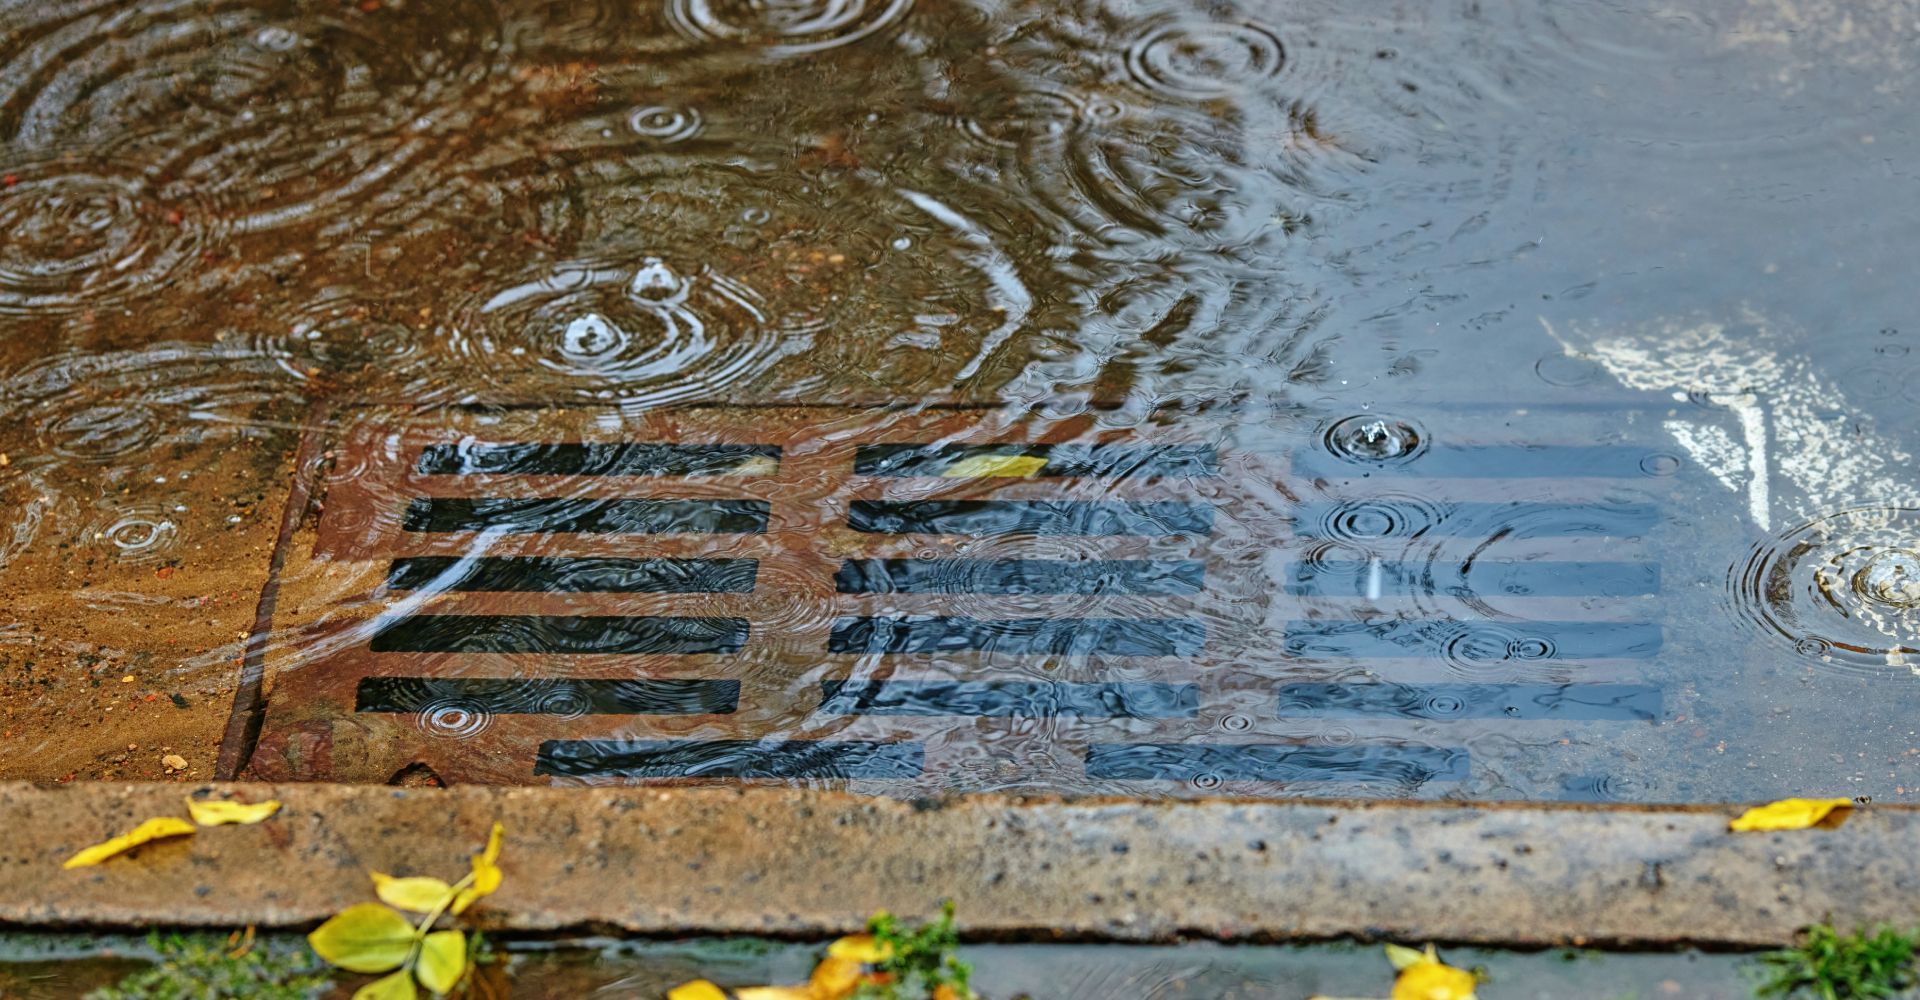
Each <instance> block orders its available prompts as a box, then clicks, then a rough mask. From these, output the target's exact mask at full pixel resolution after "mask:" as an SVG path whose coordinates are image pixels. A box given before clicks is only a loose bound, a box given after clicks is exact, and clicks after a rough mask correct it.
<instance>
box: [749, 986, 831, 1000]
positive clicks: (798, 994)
mask: <svg viewBox="0 0 1920 1000" xmlns="http://www.w3.org/2000/svg"><path fill="white" fill-rule="evenodd" d="M733 995H734V996H735V997H736V998H737V1000H813V990H811V989H809V988H807V987H805V986H742V987H740V988H739V989H737V990H734V991H733Z"/></svg>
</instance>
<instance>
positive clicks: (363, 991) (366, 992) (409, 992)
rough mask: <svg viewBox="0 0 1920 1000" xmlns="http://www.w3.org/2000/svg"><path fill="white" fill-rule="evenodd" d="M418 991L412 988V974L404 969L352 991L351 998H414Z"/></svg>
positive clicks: (383, 999) (402, 999)
mask: <svg viewBox="0 0 1920 1000" xmlns="http://www.w3.org/2000/svg"><path fill="white" fill-rule="evenodd" d="M419 995H420V991H419V990H416V989H414V988H413V974H412V973H411V972H409V971H408V970H406V969H401V970H400V971H399V972H396V973H394V974H393V975H391V976H382V977H380V978H379V979H376V980H374V981H373V982H371V983H368V984H367V985H365V986H362V987H360V988H359V989H357V990H354V991H353V1000H415V998H416V997H418V996H419Z"/></svg>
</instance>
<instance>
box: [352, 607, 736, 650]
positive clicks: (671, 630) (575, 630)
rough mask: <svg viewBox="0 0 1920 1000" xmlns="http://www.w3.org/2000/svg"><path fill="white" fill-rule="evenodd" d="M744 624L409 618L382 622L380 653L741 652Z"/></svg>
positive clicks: (375, 644) (607, 618) (374, 644)
mask: <svg viewBox="0 0 1920 1000" xmlns="http://www.w3.org/2000/svg"><path fill="white" fill-rule="evenodd" d="M746 641H747V620H746V619H745V618H665V617H655V616H634V617H623V616H615V615H409V616H407V617H405V618H389V619H384V620H382V622H381V623H380V625H379V630H378V631H377V632H375V633H374V636H373V639H372V641H371V642H369V643H368V648H369V649H371V650H372V651H374V652H376V653H737V652H739V651H740V647H741V646H742V645H744V644H745V643H746Z"/></svg>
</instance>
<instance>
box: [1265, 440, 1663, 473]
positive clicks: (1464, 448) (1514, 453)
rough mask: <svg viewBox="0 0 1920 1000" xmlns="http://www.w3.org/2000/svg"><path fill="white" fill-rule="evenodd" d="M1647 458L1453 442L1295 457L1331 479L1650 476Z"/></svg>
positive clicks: (1604, 448) (1635, 452) (1621, 450)
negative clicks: (1384, 454) (1368, 453)
mask: <svg viewBox="0 0 1920 1000" xmlns="http://www.w3.org/2000/svg"><path fill="white" fill-rule="evenodd" d="M1646 462H1647V449H1645V448H1627V447H1620V446H1614V445H1555V446H1553V447H1550V448H1542V447H1533V446H1527V445H1452V446H1436V447H1434V448H1432V449H1431V450H1428V451H1424V452H1422V453H1420V454H1419V455H1417V456H1415V457H1413V458H1411V459H1408V460H1406V461H1400V462H1366V463H1363V465H1357V464H1355V463H1353V462H1350V461H1343V460H1342V459H1341V458H1340V457H1339V456H1337V455H1328V454H1325V453H1312V452H1308V453H1302V454H1298V455H1295V456H1294V459H1293V471H1294V472H1295V473H1296V474H1298V475H1303V476H1309V477H1319V478H1329V479H1340V478H1344V477H1347V476H1352V475H1355V474H1356V473H1357V472H1365V473H1366V474H1368V475H1370V476H1382V477H1394V476H1410V477H1413V476H1424V477H1432V478H1436V479H1549V478H1550V479H1644V478H1646V476H1647V475H1648V473H1647V469H1646Z"/></svg>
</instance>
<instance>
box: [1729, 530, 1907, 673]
mask: <svg viewBox="0 0 1920 1000" xmlns="http://www.w3.org/2000/svg"><path fill="white" fill-rule="evenodd" d="M1916 537H1920V509H1915V508H1908V507H1863V508H1857V509H1854V510H1848V511H1841V512H1839V513H1836V514H1829V515H1827V516H1825V517H1820V518H1816V519H1814V520H1812V521H1809V522H1807V523H1805V524H1802V525H1800V526H1799V527H1796V528H1793V529H1792V530H1789V531H1787V532H1784V533H1783V534H1781V535H1780V536H1779V537H1777V538H1774V539H1771V540H1769V541H1766V542H1763V543H1762V544H1760V545H1758V546H1756V547H1755V548H1754V550H1753V551H1752V552H1751V553H1750V555H1749V556H1748V558H1747V560H1746V562H1744V563H1742V564H1740V565H1737V566H1735V567H1733V570H1732V571H1731V572H1730V573H1729V574H1728V581H1729V587H1730V598H1731V602H1732V605H1733V607H1734V609H1735V610H1736V611H1737V612H1738V613H1739V615H1740V618H1741V620H1743V621H1747V622H1750V623H1752V624H1755V625H1758V626H1760V627H1761V628H1762V629H1763V630H1764V631H1766V632H1767V633H1769V634H1772V635H1775V636H1779V637H1781V638H1784V639H1785V640H1786V641H1787V642H1789V643H1791V644H1792V645H1793V648H1794V649H1795V650H1796V651H1797V652H1798V653H1800V655H1802V656H1805V657H1807V658H1808V659H1810V660H1817V661H1818V662H1820V663H1821V664H1823V665H1826V666H1831V667H1833V668H1835V669H1839V670H1845V671H1850V672H1856V673H1866V674H1872V675H1879V674H1881V673H1882V672H1884V671H1888V670H1897V671H1898V672H1899V673H1900V674H1901V675H1905V674H1906V672H1907V670H1908V668H1909V666H1910V663H1911V661H1912V659H1913V657H1915V656H1916V655H1920V551H1916V550H1915V549H1914V548H1912V547H1911V546H1912V544H1913V539H1914V538H1916Z"/></svg>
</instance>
